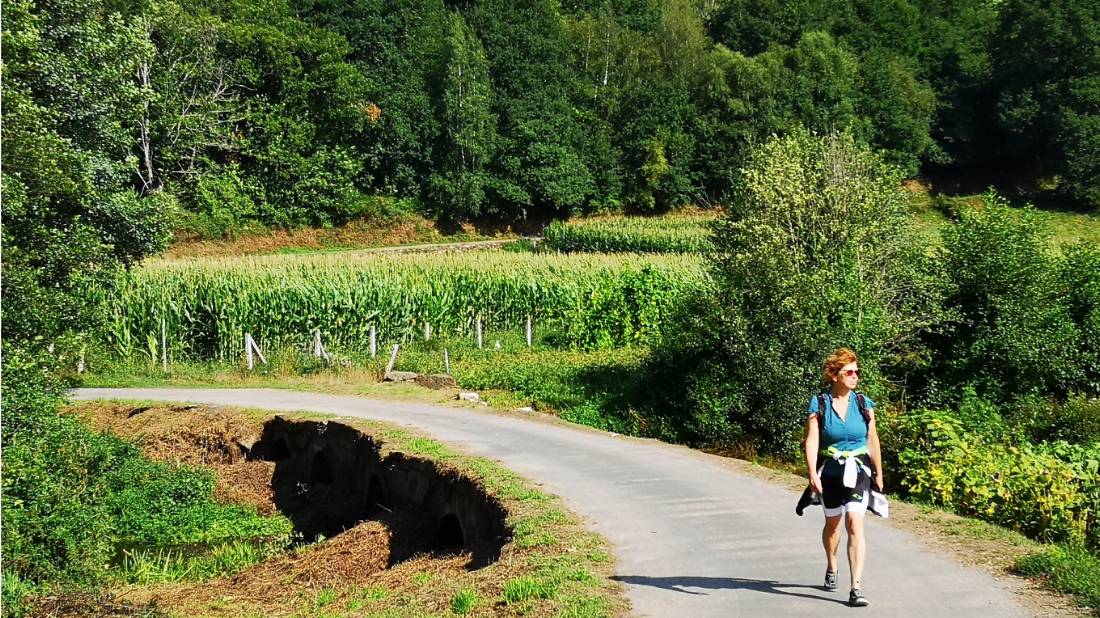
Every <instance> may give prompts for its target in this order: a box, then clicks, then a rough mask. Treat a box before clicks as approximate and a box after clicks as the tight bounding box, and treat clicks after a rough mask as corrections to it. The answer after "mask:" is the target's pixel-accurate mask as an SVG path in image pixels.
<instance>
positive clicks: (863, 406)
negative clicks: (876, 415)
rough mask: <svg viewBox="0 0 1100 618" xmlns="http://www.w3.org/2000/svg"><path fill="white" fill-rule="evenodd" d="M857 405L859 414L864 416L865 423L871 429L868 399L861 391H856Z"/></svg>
mask: <svg viewBox="0 0 1100 618" xmlns="http://www.w3.org/2000/svg"><path fill="white" fill-rule="evenodd" d="M856 405H857V406H859V413H860V415H862V416H863V422H864V423H867V426H868V427H870V426H871V411H870V410H868V409H867V398H866V397H864V396H863V393H861V392H859V391H856Z"/></svg>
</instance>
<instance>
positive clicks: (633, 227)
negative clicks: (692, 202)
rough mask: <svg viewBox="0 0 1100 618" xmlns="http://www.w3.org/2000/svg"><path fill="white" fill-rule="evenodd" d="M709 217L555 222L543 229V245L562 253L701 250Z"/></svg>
mask: <svg viewBox="0 0 1100 618" xmlns="http://www.w3.org/2000/svg"><path fill="white" fill-rule="evenodd" d="M711 221H714V217H713V216H678V217H677V216H667V217H660V218H657V217H611V218H607V219H582V220H578V221H571V222H569V223H562V222H560V221H555V222H554V223H551V224H550V225H549V226H548V227H547V228H546V229H545V230H543V244H544V246H545V247H546V248H549V249H553V250H556V251H564V252H579V251H589V252H608V253H617V252H633V253H703V252H705V251H707V249H708V248H709V247H710V226H709V223H710V222H711Z"/></svg>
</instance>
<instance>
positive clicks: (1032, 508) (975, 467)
mask: <svg viewBox="0 0 1100 618" xmlns="http://www.w3.org/2000/svg"><path fill="white" fill-rule="evenodd" d="M884 418H888V419H889V421H888V422H886V423H884V424H885V425H889V427H888V428H886V429H885V431H884V434H885V435H884V438H887V439H888V440H889V442H891V443H893V444H903V445H905V447H904V448H902V449H901V450H899V451H898V452H897V453H896V455H895V456H896V459H897V462H896V465H889V466H888V467H887V469H888V470H890V469H893V470H897V473H898V474H900V479H899V482H900V485H901V486H902V488H903V489H904V490H905V491H906V492H907V493H908V494H909V495H910V496H912V497H914V498H917V499H919V500H923V501H927V502H931V503H934V504H940V505H943V506H946V507H948V508H950V509H952V510H954V511H956V512H958V513H960V514H963V515H971V516H975V517H978V518H980V519H985V520H987V521H991V522H993V523H997V524H1000V525H1003V526H1006V527H1009V528H1012V529H1014V530H1018V531H1020V532H1022V533H1024V534H1027V535H1028V536H1031V537H1032V538H1037V539H1039V540H1043V541H1056V542H1062V541H1068V542H1071V543H1082V544H1087V545H1088V546H1090V547H1092V548H1094V549H1096V548H1100V526H1098V522H1097V517H1098V514H1100V476H1098V475H1097V465H1098V462H1100V444H1097V443H1094V444H1092V445H1071V444H1068V443H1065V442H1058V443H1053V444H1042V445H1032V444H1029V443H1027V442H1026V441H1025V442H1021V443H1019V444H1007V443H1002V442H997V441H995V440H991V439H990V438H989V437H988V436H985V435H982V434H980V433H976V432H973V431H970V430H969V428H968V427H967V426H966V423H965V422H964V421H963V420H962V419H961V418H960V417H959V415H958V414H957V413H953V412H950V411H937V410H920V411H916V412H913V413H911V414H907V415H904V416H900V417H884Z"/></svg>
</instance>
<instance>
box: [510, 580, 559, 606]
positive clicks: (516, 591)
mask: <svg viewBox="0 0 1100 618" xmlns="http://www.w3.org/2000/svg"><path fill="white" fill-rule="evenodd" d="M555 594H557V585H555V584H554V583H552V582H548V581H546V580H543V579H541V578H537V577H517V578H515V579H510V580H508V581H507V582H505V584H504V592H503V595H502V596H503V597H504V600H505V601H507V602H508V603H520V602H522V601H529V600H532V599H552V598H554V595H555Z"/></svg>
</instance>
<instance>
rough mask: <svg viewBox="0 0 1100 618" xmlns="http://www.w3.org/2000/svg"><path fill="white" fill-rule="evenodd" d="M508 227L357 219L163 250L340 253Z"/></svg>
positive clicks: (492, 233) (174, 254)
mask: <svg viewBox="0 0 1100 618" xmlns="http://www.w3.org/2000/svg"><path fill="white" fill-rule="evenodd" d="M516 237H517V235H516V234H515V233H513V232H511V231H510V230H508V229H482V230H479V229H477V228H476V227H474V226H473V225H469V224H465V225H462V226H459V227H457V228H454V229H447V228H442V227H441V226H440V225H439V224H438V223H436V222H435V221H432V220H430V219H425V218H423V217H419V216H416V215H405V216H402V217H401V218H399V219H398V220H396V221H387V220H383V221H377V220H357V221H352V222H351V223H348V224H347V225H344V226H340V227H331V228H301V229H296V230H270V231H267V232H262V233H256V234H248V235H244V236H240V237H237V238H230V239H224V240H203V239H200V238H187V237H185V238H180V239H177V241H176V242H175V243H174V244H173V245H172V246H171V247H170V248H169V249H168V250H167V251H166V252H165V253H164V257H166V258H181V257H215V256H229V255H259V254H266V253H285V252H297V251H338V250H345V249H360V248H367V247H391V246H400V245H410V244H422V243H442V242H466V241H474V240H489V239H509V238H516Z"/></svg>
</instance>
